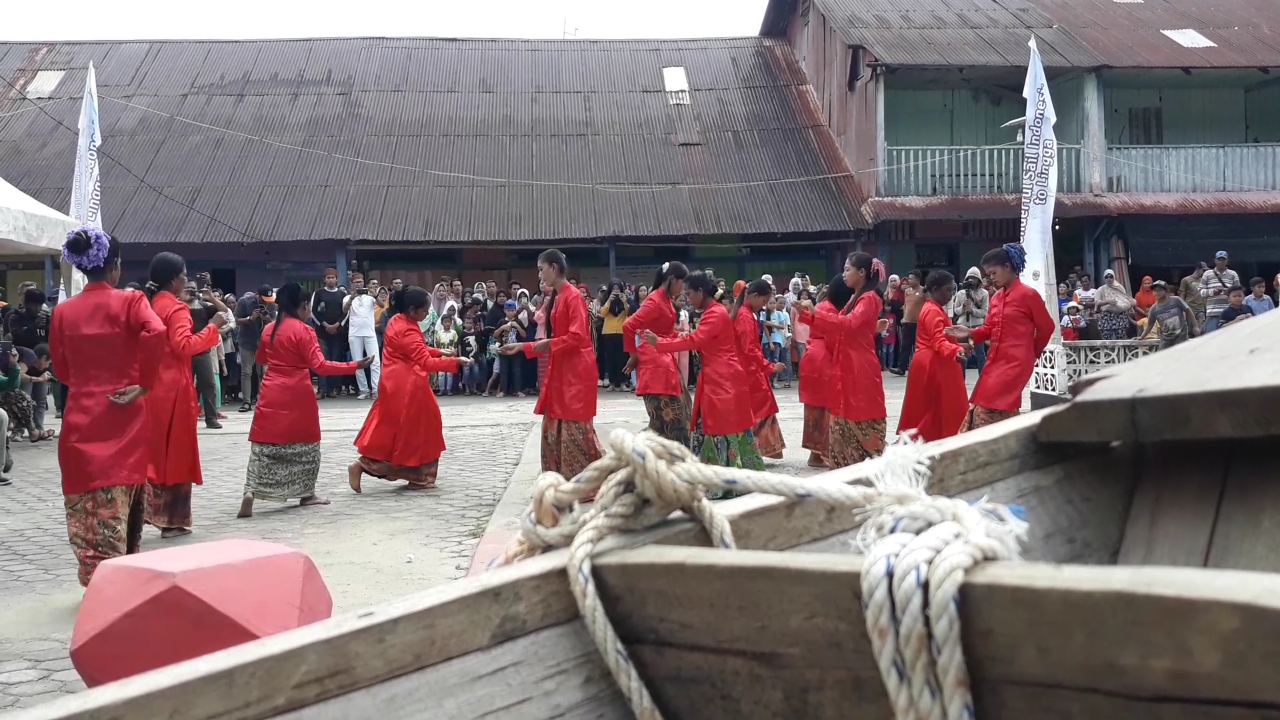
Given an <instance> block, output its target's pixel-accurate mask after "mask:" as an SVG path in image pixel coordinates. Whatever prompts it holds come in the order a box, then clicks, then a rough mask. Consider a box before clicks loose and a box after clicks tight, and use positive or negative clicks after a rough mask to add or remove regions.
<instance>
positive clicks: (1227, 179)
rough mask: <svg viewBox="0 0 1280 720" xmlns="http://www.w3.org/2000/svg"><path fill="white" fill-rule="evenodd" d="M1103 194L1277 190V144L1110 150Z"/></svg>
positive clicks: (1279, 169)
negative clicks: (1105, 187) (1105, 190)
mask: <svg viewBox="0 0 1280 720" xmlns="http://www.w3.org/2000/svg"><path fill="white" fill-rule="evenodd" d="M1106 164H1107V191H1108V192H1116V193H1125V192H1156V193H1160V192H1250V191H1256V190H1278V189H1280V145H1276V144H1268V145H1263V144H1253V145H1112V146H1110V147H1108V148H1107V161H1106Z"/></svg>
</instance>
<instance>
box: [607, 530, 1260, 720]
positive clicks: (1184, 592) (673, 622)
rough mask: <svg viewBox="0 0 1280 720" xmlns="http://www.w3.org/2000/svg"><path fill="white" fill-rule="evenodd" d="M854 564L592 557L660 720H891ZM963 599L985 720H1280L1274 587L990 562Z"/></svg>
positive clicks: (1235, 576)
mask: <svg viewBox="0 0 1280 720" xmlns="http://www.w3.org/2000/svg"><path fill="white" fill-rule="evenodd" d="M861 565H862V558H861V557H860V556H857V555H823V554H810V553H787V554H777V553H759V552H748V551H739V552H737V553H731V552H727V551H716V550H708V549H699V548H670V547H658V546H651V547H646V548H638V549H635V550H632V551H628V552H625V553H616V554H612V555H609V556H605V557H602V558H600V559H599V561H598V562H597V563H596V574H597V579H598V581H599V584H600V587H601V589H602V593H603V595H604V597H605V600H606V605H607V607H608V608H609V613H610V616H611V617H612V618H614V620H615V623H616V624H617V627H618V631H619V634H620V636H621V638H622V640H623V641H624V642H625V643H627V645H628V648H629V650H630V652H631V656H632V658H633V659H634V660H635V662H636V665H637V667H638V668H639V670H640V672H641V675H642V676H643V677H645V678H646V681H647V682H648V685H649V687H650V689H651V691H652V692H653V694H654V696H655V698H656V700H657V701H658V702H659V703H660V705H661V707H662V709H663V710H664V712H665V713H666V714H667V717H668V718H671V719H672V720H675V719H678V718H704V719H706V720H719V719H720V718H724V719H726V720H727V719H728V718H761V719H764V718H801V717H803V718H816V719H821V718H833V719H834V718H841V719H843V718H849V717H858V718H864V719H867V720H890V718H891V715H890V710H889V706H888V700H887V698H886V697H885V694H884V689H883V686H882V684H881V681H880V678H879V674H878V670H877V669H876V667H875V663H874V662H873V657H872V653H871V649H870V644H869V642H868V639H867V636H866V629H865V626H864V620H863V616H862V610H861V605H860V600H859V594H860V593H859V577H860V571H861ZM962 595H963V597H962V602H961V608H962V613H963V623H964V643H965V654H966V657H967V658H968V663H969V671H970V673H971V675H972V677H973V678H974V684H975V687H976V690H977V697H978V700H979V705H978V708H977V710H978V717H979V718H981V720H1025V719H1026V718H1041V717H1054V718H1071V719H1072V720H1099V719H1102V718H1124V719H1125V720H1147V719H1150V720H1157V719H1159V720H1166V719H1167V718H1193V717H1194V718H1203V717H1212V718H1240V717H1277V716H1280V684H1277V683H1276V682H1275V676H1274V668H1275V667H1276V665H1275V663H1276V662H1278V661H1280V648H1277V647H1276V644H1275V643H1274V642H1272V638H1274V637H1276V634H1277V633H1280V576H1276V575H1271V574H1261V573H1242V572H1236V571H1222V570H1218V571H1215V570H1203V569H1198V570H1191V569H1182V568H1144V567H1124V568H1121V567H1115V566H1083V565H1076V566H1058V565H1048V564H1040V563H996V564H991V565H989V566H984V567H982V568H979V569H978V570H976V571H975V572H973V573H972V574H971V576H970V579H969V581H968V582H967V583H966V584H965V586H964V589H963V591H962Z"/></svg>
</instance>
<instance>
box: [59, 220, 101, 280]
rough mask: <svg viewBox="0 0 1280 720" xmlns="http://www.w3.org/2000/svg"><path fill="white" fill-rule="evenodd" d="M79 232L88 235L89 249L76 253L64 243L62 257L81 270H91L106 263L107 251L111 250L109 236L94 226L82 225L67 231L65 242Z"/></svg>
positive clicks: (69, 240)
mask: <svg viewBox="0 0 1280 720" xmlns="http://www.w3.org/2000/svg"><path fill="white" fill-rule="evenodd" d="M80 233H84V234H85V235H86V236H88V238H89V249H88V250H86V251H84V252H83V253H79V254H77V253H74V252H72V251H71V250H69V249H68V248H67V245H66V244H65V243H64V244H63V246H62V259H63V260H64V261H66V262H68V263H70V264H71V265H74V266H75V267H77V268H80V269H82V270H85V269H88V270H93V269H95V268H100V267H102V266H103V265H106V264H107V253H108V252H110V251H111V236H110V235H108V234H106V233H105V232H103V231H102V230H100V229H98V228H96V227H91V226H89V225H84V226H82V227H79V228H77V229H75V230H72V231H71V232H69V233H67V242H68V243H69V242H71V239H72V238H74V237H75V236H76V235H79V234H80Z"/></svg>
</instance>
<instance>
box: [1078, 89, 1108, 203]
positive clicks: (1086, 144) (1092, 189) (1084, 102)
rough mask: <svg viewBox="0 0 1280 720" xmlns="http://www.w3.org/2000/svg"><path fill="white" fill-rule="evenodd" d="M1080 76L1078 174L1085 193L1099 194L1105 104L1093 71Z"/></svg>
mask: <svg viewBox="0 0 1280 720" xmlns="http://www.w3.org/2000/svg"><path fill="white" fill-rule="evenodd" d="M1081 79H1082V81H1083V82H1082V83H1081V87H1082V90H1081V97H1080V103H1081V108H1082V110H1083V113H1082V115H1083V118H1084V127H1083V131H1082V132H1081V137H1080V141H1081V142H1080V145H1081V150H1082V152H1081V153H1080V163H1081V168H1080V177H1082V178H1084V190H1085V192H1089V193H1093V194H1095V195H1101V194H1102V193H1105V192H1106V191H1107V176H1106V169H1107V167H1106V152H1107V133H1106V109H1105V105H1106V103H1105V102H1104V99H1103V95H1102V79H1101V78H1099V77H1098V73H1096V72H1088V73H1085V74H1084V77H1083V78H1081Z"/></svg>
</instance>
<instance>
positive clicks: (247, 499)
mask: <svg viewBox="0 0 1280 720" xmlns="http://www.w3.org/2000/svg"><path fill="white" fill-rule="evenodd" d="M236 517H238V518H248V517H253V493H245V494H244V499H243V500H241V501H240V512H238V513H236Z"/></svg>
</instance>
